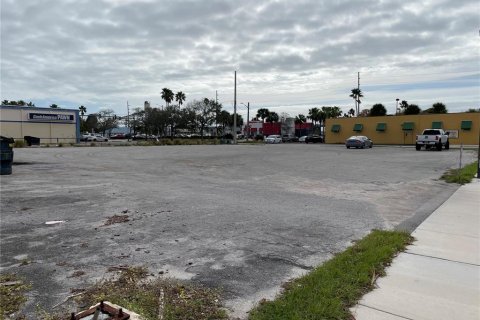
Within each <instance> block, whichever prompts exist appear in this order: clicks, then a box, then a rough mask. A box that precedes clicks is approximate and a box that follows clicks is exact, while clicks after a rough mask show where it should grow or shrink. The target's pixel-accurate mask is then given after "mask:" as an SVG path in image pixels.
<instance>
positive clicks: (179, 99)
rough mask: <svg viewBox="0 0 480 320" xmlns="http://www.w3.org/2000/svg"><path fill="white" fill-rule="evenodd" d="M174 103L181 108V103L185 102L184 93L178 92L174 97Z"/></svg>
mask: <svg viewBox="0 0 480 320" xmlns="http://www.w3.org/2000/svg"><path fill="white" fill-rule="evenodd" d="M175 101H177V102H178V105H179V106H182V104H183V101H185V93H183V92H182V91H178V92H177V94H176V95H175Z"/></svg>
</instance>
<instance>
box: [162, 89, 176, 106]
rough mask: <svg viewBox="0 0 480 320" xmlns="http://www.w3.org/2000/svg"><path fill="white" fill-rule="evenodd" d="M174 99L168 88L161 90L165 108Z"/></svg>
mask: <svg viewBox="0 0 480 320" xmlns="http://www.w3.org/2000/svg"><path fill="white" fill-rule="evenodd" d="M174 97H175V94H174V93H173V91H172V90H170V89H168V88H163V89H162V99H163V100H165V103H166V104H167V107H168V105H169V104H170V102H172V101H173V98H174Z"/></svg>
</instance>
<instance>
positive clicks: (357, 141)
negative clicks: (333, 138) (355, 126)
mask: <svg viewBox="0 0 480 320" xmlns="http://www.w3.org/2000/svg"><path fill="white" fill-rule="evenodd" d="M345 146H346V147H347V149H350V148H357V149H358V148H362V149H364V148H371V147H373V142H372V140H370V139H369V138H368V137H366V136H351V137H350V138H348V139H347V140H346V141H345Z"/></svg>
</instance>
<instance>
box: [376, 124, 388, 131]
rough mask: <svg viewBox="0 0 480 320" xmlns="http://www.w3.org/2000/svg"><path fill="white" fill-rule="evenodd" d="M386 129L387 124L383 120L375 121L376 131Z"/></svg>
mask: <svg viewBox="0 0 480 320" xmlns="http://www.w3.org/2000/svg"><path fill="white" fill-rule="evenodd" d="M385 130H387V124H386V123H385V122H379V123H377V131H385Z"/></svg>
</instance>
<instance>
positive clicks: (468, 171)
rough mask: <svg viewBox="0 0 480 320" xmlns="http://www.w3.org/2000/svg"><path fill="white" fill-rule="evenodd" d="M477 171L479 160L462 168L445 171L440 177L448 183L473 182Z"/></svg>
mask: <svg viewBox="0 0 480 320" xmlns="http://www.w3.org/2000/svg"><path fill="white" fill-rule="evenodd" d="M476 173H477V161H475V162H473V163H470V164H467V165H466V166H465V167H463V168H461V169H450V170H448V171H447V172H445V173H444V174H443V175H442V177H441V178H440V179H442V180H445V181H446V182H448V183H458V184H465V183H470V182H472V179H473V177H475V174H476Z"/></svg>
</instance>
